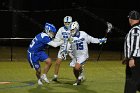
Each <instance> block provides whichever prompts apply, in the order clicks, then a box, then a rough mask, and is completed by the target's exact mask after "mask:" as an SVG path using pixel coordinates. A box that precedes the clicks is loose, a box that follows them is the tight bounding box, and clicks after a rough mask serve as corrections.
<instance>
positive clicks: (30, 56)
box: [27, 52, 43, 85]
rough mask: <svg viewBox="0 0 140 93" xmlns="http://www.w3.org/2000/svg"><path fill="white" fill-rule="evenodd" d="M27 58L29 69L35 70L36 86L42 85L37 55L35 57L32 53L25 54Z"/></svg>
mask: <svg viewBox="0 0 140 93" xmlns="http://www.w3.org/2000/svg"><path fill="white" fill-rule="evenodd" d="M27 57H28V62H29V64H30V66H31V68H33V69H35V70H36V77H37V79H38V85H43V83H42V81H41V68H40V64H39V62H38V60H39V57H38V56H37V55H35V54H34V53H33V54H32V53H30V52H28V53H27Z"/></svg>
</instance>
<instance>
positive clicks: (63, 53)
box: [60, 50, 67, 60]
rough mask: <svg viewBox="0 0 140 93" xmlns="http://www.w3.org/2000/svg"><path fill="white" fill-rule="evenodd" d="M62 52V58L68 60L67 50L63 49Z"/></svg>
mask: <svg viewBox="0 0 140 93" xmlns="http://www.w3.org/2000/svg"><path fill="white" fill-rule="evenodd" d="M60 54H61V57H62V59H63V60H66V56H67V53H66V51H65V50H63V51H62V52H61V53H60Z"/></svg>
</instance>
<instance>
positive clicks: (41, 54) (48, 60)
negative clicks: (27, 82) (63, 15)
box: [38, 51, 52, 83]
mask: <svg viewBox="0 0 140 93" xmlns="http://www.w3.org/2000/svg"><path fill="white" fill-rule="evenodd" d="M38 56H39V59H40V61H41V62H45V67H44V72H43V74H42V76H41V79H42V80H44V81H45V82H46V83H49V80H48V78H47V76H46V74H47V73H48V71H49V70H50V67H51V65H52V62H51V58H49V57H48V55H47V54H46V53H45V52H44V51H41V52H39V53H38Z"/></svg>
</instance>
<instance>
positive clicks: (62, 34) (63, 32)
mask: <svg viewBox="0 0 140 93" xmlns="http://www.w3.org/2000/svg"><path fill="white" fill-rule="evenodd" d="M69 37H70V30H69V29H67V28H66V27H65V26H63V27H61V28H59V30H58V32H57V33H56V36H55V40H60V39H61V40H64V43H63V44H62V45H61V46H60V50H59V52H58V58H61V55H60V53H61V52H62V51H63V50H65V49H66V48H67V49H69V47H70V44H68V41H67V40H68V38H69Z"/></svg>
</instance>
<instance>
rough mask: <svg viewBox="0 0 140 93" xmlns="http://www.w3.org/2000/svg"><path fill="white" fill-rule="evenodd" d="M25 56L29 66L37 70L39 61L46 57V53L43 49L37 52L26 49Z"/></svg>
mask: <svg viewBox="0 0 140 93" xmlns="http://www.w3.org/2000/svg"><path fill="white" fill-rule="evenodd" d="M27 58H28V62H29V63H30V66H31V67H32V68H34V69H36V70H37V69H39V68H40V64H39V61H41V62H43V61H44V60H46V59H47V58H48V55H47V54H46V53H45V52H44V51H40V52H37V53H32V52H29V51H28V52H27Z"/></svg>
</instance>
